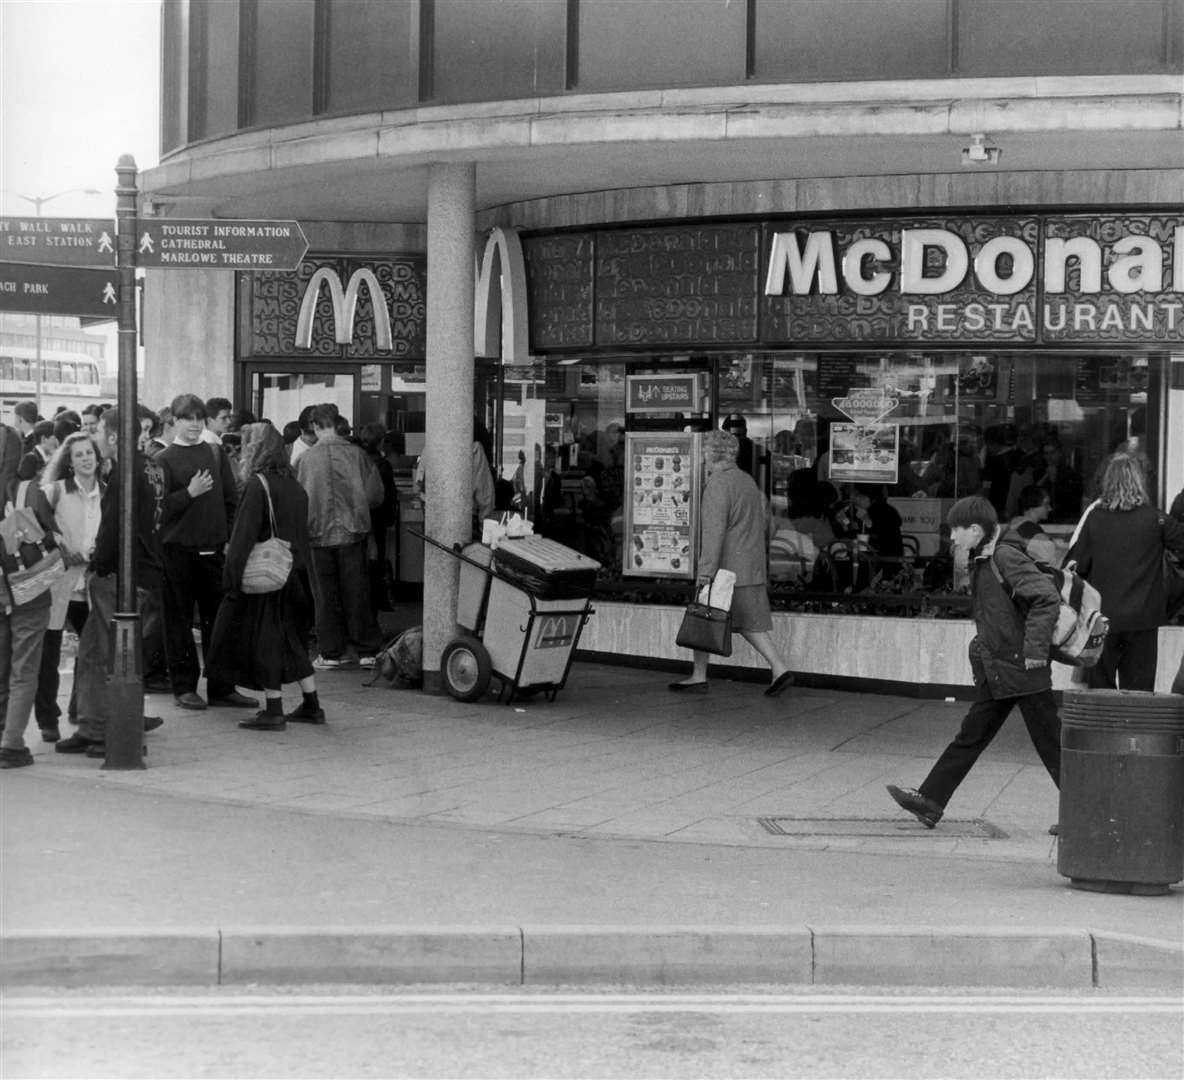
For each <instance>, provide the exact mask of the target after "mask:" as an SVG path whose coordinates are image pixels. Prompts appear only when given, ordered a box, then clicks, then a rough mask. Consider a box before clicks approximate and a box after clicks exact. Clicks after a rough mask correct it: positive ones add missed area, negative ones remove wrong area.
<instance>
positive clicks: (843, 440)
mask: <svg viewBox="0 0 1184 1080" xmlns="http://www.w3.org/2000/svg"><path fill="white" fill-rule="evenodd" d="M899 468H900V428H899V427H898V426H897V425H896V424H831V426H830V473H829V479H831V480H834V481H836V482H837V483H841V484H895V483H896V481H897V472H898V470H899Z"/></svg>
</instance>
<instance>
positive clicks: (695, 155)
mask: <svg viewBox="0 0 1184 1080" xmlns="http://www.w3.org/2000/svg"><path fill="white" fill-rule="evenodd" d="M974 133H984V134H986V135H987V136H988V137H989V138H990V140H991V141H992V142H993V143H994V144H995V145H998V146H1000V147H1001V148H1002V150H1003V157H1002V160H1001V161H1000V163H999V165H997V166H989V167H985V168H984V167H977V168H974V169H967V170H962V169H960V166H959V161H960V156H961V148H962V147H963V146H964V145H966V143H967V141H968V139H969V136H970V135H971V134H974ZM448 161H471V162H476V164H477V207H478V210H480V211H485V212H487V215H486V216H488V214H489V213H494V214H496V213H497V208H499V207H507V206H516V207H521V208H528V207H536V208H537V207H538V206H539V205H540V204H541V203H542V201H544V200H554V199H564V198H575V197H577V196H580V195H581V194H583V195H584V197H585V198H586V197H587V193H593V192H596V193H607V194H606V197H612V198H615V197H616V193H618V192H620V191H623V190H628V191H634V192H636V191H675V192H690V191H695V190H702V189H705V188H706V187H707V186H713V187H715V190H717V191H718V190H720V189H719V188H718V185H733V186H734V185H745V186H746V187H747V188H750V189H751V191H752V193H753V194H751V195H750V196H746V197H745V200H742V201H749V202H751V201H752V200H753V199H757V200H759V198H760V195H759V193H760V190H761V185H786V184H789V185H795V186H797V187H798V188H799V189H801V190H799V191H798V193H797V196H796V198H797V201H798V202H801V201H802V196H801V191H802V190H805V189H806V188H807V187H808V186H809V185H810V184H811V183H819V182H823V181H826V182H828V183H830V182H833V183H838V184H851V185H853V186H854V187H855V188H856V189H859V188H861V187H863V186H865V183H864V180H862V179H861V178H865V179H866V181H867V182H871V183H879V184H883V183H884V181H885V180H886V179H890V178H893V177H902V178H903V177H908V178H911V179H910V180H909V181H908V183H914V184H924V183H926V180H925V178H926V177H929V178H932V181H931V182H932V183H936V184H941V183H942V181H941V179H940V178H941V177H946V176H952V177H953V178H954V179H953V180H951V181H950V183H951V185H952V186H953V187H955V188H958V187H966V188H967V189H968V191H969V192H970V195H969V196H968V198H967V201H969V202H977V201H979V200H978V199H977V198H974V197H973V191H974V190H975V189H989V188H990V187H991V184H992V181H991V179H990V178H991V177H1000V176H1004V175H1007V176H1009V177H1014V176H1024V175H1036V174H1044V173H1051V174H1056V175H1060V176H1065V177H1072V176H1074V175H1075V174H1079V173H1080V174H1093V175H1094V176H1095V177H1096V176H1098V175H1108V174H1110V173H1113V172H1126V171H1130V170H1134V171H1136V172H1139V173H1142V174H1144V175H1145V176H1146V177H1147V178H1148V183H1147V189H1148V191H1149V192H1150V193H1151V194H1150V195H1149V196H1148V197H1150V198H1153V199H1154V201H1169V202H1170V201H1179V200H1180V199H1181V195H1180V193H1179V191H1180V189H1179V186H1178V185H1179V179H1178V177H1179V176H1182V175H1184V79H1181V77H1179V76H1177V75H1148V76H1120V77H1094V76H1082V77H1055V78H1053V77H1042V78H999V79H948V80H920V81H909V82H899V81H892V82H860V83H832V84H808V85H801V84H793V85H784V84H778V85H762V86H753V85H744V86H733V87H722V88H718V87H717V88H709V89H693V90H687V89H681V90H662V91H652V92H645V91H643V92H631V93H606V94H583V95H570V96H562V97H546V98H531V99H522V100H516V101H499V102H485V103H479V104H468V105H451V106H439V107H431V108H413V109H406V110H400V111H396V112H383V113H370V114H364V115H351V116H341V117H334V118H325V119H320V120H316V121H313V122H305V123H298V124H292V125H287V126H284V127H270V128H264V129H257V130H253V131H246V132H240V133H238V134H235V135H233V136H229V137H225V138H220V139H216V140H210V141H208V142H206V143H202V144H199V145H193V146H189V147H187V148H185V149H184V150H181V151H178V152H176V153H174V154H172V155H170V156H168V157H167V158H166V160H165V161H164V162H163V163H162V164H161V165H159V166H158V167H156V168H154V169H151V170H149V171H147V172H145V173H144V175H143V177H142V186H143V189H144V191H145V194H146V195H147V196H148V197H149V198H151V199H152V200H153V201H154V202H157V203H158V204H160V206H161V208H162V211H163V212H164V213H166V214H171V215H173V216H194V215H212V216H218V217H283V218H288V217H297V218H302V219H310V220H321V221H351V220H352V221H385V222H404V223H408V224H413V223H420V222H423V221H424V220H425V218H426V192H427V177H428V170H429V166H430V165H431V164H433V163H436V162H448ZM1173 175H1175V176H1177V180H1176V181H1175V186H1176V189H1177V193H1176V194H1174V195H1173V194H1172V188H1173V186H1174V184H1173V181H1172V179H1171V178H1172V176H1173ZM959 176H964V177H966V179H965V180H964V181H962V180H958V179H957V177H959ZM737 190H739V189H737ZM1156 193H1157V194H1156ZM1009 199H1010V201H1014V195H1010V196H1009ZM924 201H925V202H926V203H927V204H928V205H933V204H934V202H933V200H932V199H926V200H924ZM1066 201H1073V200H1072V199H1066ZM1087 201H1093V200H1092V199H1091V200H1087ZM938 202H939V203H944V202H947V200H946V199H941V200H938ZM819 208H821V209H825V206H822V207H819ZM760 209H761V208H760V206H759V205H752V206H748V207H747V208H742V207H737V208H736V209H734V210H733V211H732V212H734V213H759V212H760ZM649 214H650V216H665V215H664V214H661V213H657V214H654V213H653V211H650V212H649ZM536 216H537V213H536ZM642 216H646V214H645V213H643V215H642ZM572 223H573V224H575V223H578V222H576V221H573V222H572Z"/></svg>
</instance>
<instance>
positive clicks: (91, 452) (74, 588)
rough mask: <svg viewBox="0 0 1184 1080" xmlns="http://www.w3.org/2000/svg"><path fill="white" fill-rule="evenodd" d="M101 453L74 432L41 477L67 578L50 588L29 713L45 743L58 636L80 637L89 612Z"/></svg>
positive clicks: (52, 727)
mask: <svg viewBox="0 0 1184 1080" xmlns="http://www.w3.org/2000/svg"><path fill="white" fill-rule="evenodd" d="M102 461H103V458H102V454H101V453H100V452H99V446H98V444H97V443H96V442H95V440H94V436H92V435H91V434H90V433H89V432H86V431H78V432H75V433H74V434H73V435H70V436H68V437H67V438H66V441H65V442H63V443H62V445H61V446H59V447H58V448H57V450H56V451H55V452H54V455H53V457H52V458H50V459H49V464H48V465H47V466H46V467H45V472H44V473H43V474H42V476H41V490H42V491H44V492H45V497H46V499H47V500H48V502H49V505H50V507H51V508H52V510H53V516H54V533H55V534H56V536H57V537H58V546H59V547H60V548H61V552H62V561H63V562H64V563H65V565H66V573H65V575H64V576H63V577H61V578H60V579H59V580H58V581H57V583H56V584H55V585H54V586H53V590H52V593H53V602H52V606H51V607H50V612H49V629H48V630H46V631H45V645H44V647H43V648H42V650H41V670H40V674H39V675H38V678H37V698H36V701H35V703H34V708H33V713H34V715H35V716H36V718H37V725H38V727H40V728H41V738H42V739H43V740H44V741H45V742H57V741H58V739H59V737H60V735H61V732H60V730H59V728H58V720H59V718H60V717H61V708H60V707H59V706H58V701H57V698H58V687H59V686H60V684H61V680H60V676H59V673H58V666H59V664H60V662H61V658H62V635H63V632H64V630H65V628H66V626H67V625H69V627H70V629H71V630H73V631H74V633H76V634H78V635H81V634H82V627H83V624H84V623H85V622H86V617H87V614H88V612H89V610H90V608H89V606H88V604H87V600H86V564H87V563H88V562H89V561H90V557H91V555H92V554H93V553H94V550H95V537H96V536H98V533H99V518H100V517H101V513H100V503H101V502H102V498H103V489H104V487H105V486H106V485H105V484H104V483H103V481H102V478H101V475H100V471H101V468H102ZM77 716H78V709H77V704H76V697H75V693H74V691H71V693H70V705H69V718H70V722H71V723H75V722H76V721H77Z"/></svg>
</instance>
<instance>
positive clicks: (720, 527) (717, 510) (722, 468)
mask: <svg viewBox="0 0 1184 1080" xmlns="http://www.w3.org/2000/svg"><path fill="white" fill-rule="evenodd" d="M739 449H740V443H739V441H738V440H737V439H736V436H735V435H733V434H731V432H728V431H709V432H707V433H706V434H705V435H704V436H703V469H704V473H705V475H706V482H705V483H704V485H703V501H702V509H701V511H700V533H701V536H700V545H699V562H698V566H697V568H696V575H697V576H696V583H695V584H696V590H697V591H698V590H701V589H702V587H703V586H704V585H710V584H711V581H712V579H713V578H714V577H715V573H716V571H717V570H731V571H732V573H734V574H735V575H736V585H735V588H734V590H733V593H732V609H731V610H732V632H733V633H736V634H739V635H740V636H741V637H743V638H744V640H745V641H747V642H748V643H749V644H750V645H751V646H752V647H753V648H754V649H756V651H757V652H758V653H760V654H761V656H763V657H764V658H765V660H766V662H767V663H768V665H769V667H770V669H771V675H772V681H771V682H770V683H769V685H768V687H766V689H765V694H766V695H767V696H769V697H776V696H777V695H778V694H780V693H781V691H782V690H784V689H785V688H786V687H787V686H789V684H790V683H791V682H792V681H793V674H792V672H791V671H790V670H789V666H788V665H787V664H786V663H785V661H784V660H782V659H781V655H780V653H778V651H777V648H776V646H775V645H774V644H773V635H772V630H773V615H772V612H771V611H770V610H769V593H768V587H767V580H768V578H767V568H768V559H769V550H768V536H769V506H768V503H767V502H766V501H765V497H764V495H763V494H761V490H760V488H758V487H757V486H756V482H755V481H754V480H753V479H752V477H751V476H749V475H748V473H746V472H744V471H743V470H742V469H741V468H740V467H739V466H738V465H737V464H736V454H737V452H738V451H739ZM708 658H709V654H708V653H705V652H699V651H698V650H696V651H695V653H694V667H693V669H692V671H691V675H690V678H689V679H683V680H680V681H678V682H672V683H671V684H670V689H671V690H673V691H675V692H682V693H699V694H702V693H706V692H707V661H708Z"/></svg>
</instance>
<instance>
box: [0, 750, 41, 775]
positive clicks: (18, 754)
mask: <svg viewBox="0 0 1184 1080" xmlns="http://www.w3.org/2000/svg"><path fill="white" fill-rule="evenodd" d="M32 764H33V754H32V752H31V751H30V750H29V748H28V747H27V746H25V747H22V748H21V749H20V750H0V769H23V768H24V767H25V766H26V765H32Z"/></svg>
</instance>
